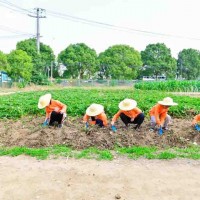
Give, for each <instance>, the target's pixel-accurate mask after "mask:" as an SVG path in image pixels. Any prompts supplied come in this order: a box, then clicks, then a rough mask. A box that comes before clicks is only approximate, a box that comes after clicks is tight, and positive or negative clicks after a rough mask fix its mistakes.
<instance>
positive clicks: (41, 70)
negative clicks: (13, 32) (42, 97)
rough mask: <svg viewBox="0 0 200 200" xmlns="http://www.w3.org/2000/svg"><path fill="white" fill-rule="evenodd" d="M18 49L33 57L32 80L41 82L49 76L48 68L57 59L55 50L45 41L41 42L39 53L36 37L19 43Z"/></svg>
mask: <svg viewBox="0 0 200 200" xmlns="http://www.w3.org/2000/svg"><path fill="white" fill-rule="evenodd" d="M17 50H23V51H25V52H26V53H27V54H28V55H29V56H31V58H32V62H33V71H32V81H33V82H34V83H37V84H41V83H42V82H43V79H46V78H47V70H48V68H50V66H51V64H52V62H53V63H54V61H55V55H54V53H53V50H52V49H51V48H50V47H49V46H48V45H45V44H43V43H40V53H39V54H38V53H37V46H36V39H34V38H31V39H27V40H23V41H20V42H18V43H17Z"/></svg>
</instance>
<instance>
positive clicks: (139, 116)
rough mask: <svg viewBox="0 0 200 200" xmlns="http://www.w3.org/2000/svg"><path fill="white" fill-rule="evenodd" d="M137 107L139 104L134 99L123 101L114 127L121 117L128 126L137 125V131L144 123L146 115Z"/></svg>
mask: <svg viewBox="0 0 200 200" xmlns="http://www.w3.org/2000/svg"><path fill="white" fill-rule="evenodd" d="M136 106H137V102H136V101H135V100H133V99H124V100H123V101H121V102H120V103H119V109H120V110H119V111H118V112H117V113H116V114H115V115H114V116H113V118H112V122H111V125H112V126H114V123H115V122H116V121H117V119H118V118H119V117H120V118H121V120H122V122H124V124H125V125H126V126H128V124H136V126H135V127H134V128H135V129H136V130H137V129H139V128H140V126H141V124H142V123H143V121H144V113H143V112H142V111H141V110H140V109H139V108H137V107H136Z"/></svg>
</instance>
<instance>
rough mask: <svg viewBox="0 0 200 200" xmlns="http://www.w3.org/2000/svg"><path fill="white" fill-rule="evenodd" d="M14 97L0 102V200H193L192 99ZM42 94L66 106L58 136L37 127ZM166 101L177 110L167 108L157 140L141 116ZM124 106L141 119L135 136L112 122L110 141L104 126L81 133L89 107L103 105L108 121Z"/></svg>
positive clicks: (92, 94)
mask: <svg viewBox="0 0 200 200" xmlns="http://www.w3.org/2000/svg"><path fill="white" fill-rule="evenodd" d="M15 92H16V93H13V94H9V95H2V96H0V110H1V112H0V118H1V120H0V156H1V157H0V180H1V181H0V188H1V191H0V199H4V200H11V199H20V200H26V199H31V200H32V199H42V200H43V199H48V200H51V199H52V200H53V199H59V200H66V199H67V200H74V199H76V200H86V199H87V200H97V199H98V200H101V199H102V200H107V199H110V200H112V199H114V200H115V199H123V200H132V199H136V200H145V199H148V200H151V199H152V200H156V199H175V200H176V199H177V200H178V199H183V200H184V199H185V200H186V199H191V200H197V199H198V197H199V196H200V190H199V185H200V181H199V180H200V168H199V166H200V148H199V145H200V133H199V132H197V131H195V130H194V129H193V128H192V127H191V120H192V118H193V117H194V115H195V114H197V113H200V105H199V102H198V97H192V96H179V95H178V94H177V95H176V94H171V93H165V92H159V91H153V92H152V91H143V90H138V89H127V88H126V89H124V88H120V89H119V88H118V89H115V88H112V89H109V88H108V89H106V88H104V89H101V88H98V89H91V88H68V89H64V90H61V89H60V88H59V90H56V89H54V90H50V89H46V88H45V90H40V91H31V92H17V91H15ZM48 92H49V93H51V94H52V96H53V98H54V99H58V100H60V101H62V102H63V103H65V104H67V106H68V109H67V110H68V112H67V113H68V118H67V120H66V122H65V124H64V126H63V128H62V129H58V128H56V127H46V128H43V127H42V126H41V124H42V123H43V120H44V116H45V114H44V110H39V109H38V108H37V103H38V99H39V97H40V96H41V95H43V94H45V93H48ZM166 96H170V97H172V98H173V99H174V101H175V102H177V103H178V104H179V105H178V106H176V107H172V108H170V111H169V114H170V115H171V116H172V118H173V123H172V124H171V125H170V130H167V131H165V132H164V134H163V135H162V136H159V135H158V134H157V132H149V116H148V111H149V109H150V108H151V107H152V106H153V105H154V104H156V103H157V101H158V100H162V99H163V98H164V97H166ZM124 98H133V99H135V100H136V101H137V102H138V107H139V108H141V109H142V110H143V111H144V112H145V115H146V118H145V122H144V124H143V125H142V127H141V130H140V131H139V132H138V131H135V130H134V129H133V127H132V126H129V127H128V129H126V128H125V127H124V125H123V124H122V123H121V121H120V120H118V121H117V123H116V127H117V132H116V133H113V132H112V131H111V128H110V126H108V127H106V128H98V127H95V126H90V128H89V131H88V132H86V131H85V129H84V124H83V122H82V116H83V114H84V112H85V109H86V108H87V107H88V106H89V105H90V104H91V103H93V102H95V103H100V104H102V105H104V107H105V112H106V114H107V116H108V118H109V121H110V120H111V118H112V116H113V115H114V114H115V113H116V112H117V111H118V103H119V102H120V101H121V100H123V99H124ZM56 145H58V146H56ZM68 147H69V148H68ZM76 151H77V152H76ZM52 152H53V153H52ZM74 152H75V153H76V154H74ZM91 152H93V153H94V154H95V155H91V154H92V153H91ZM3 155H4V156H3ZM5 155H9V156H12V157H7V156H5ZM24 155H31V156H34V157H36V158H38V159H45V160H36V159H35V158H31V157H28V156H24ZM14 156H16V157H14ZM60 156H61V157H60ZM74 158H89V159H74ZM91 158H92V159H91ZM130 158H131V159H130ZM177 158H179V159H177ZM95 159H98V160H101V161H97V160H95ZM103 159H104V160H112V161H102V160H103ZM150 159H151V160H150ZM158 159H160V160H158ZM166 159H171V160H166Z"/></svg>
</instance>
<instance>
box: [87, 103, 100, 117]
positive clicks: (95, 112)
mask: <svg viewBox="0 0 200 200" xmlns="http://www.w3.org/2000/svg"><path fill="white" fill-rule="evenodd" d="M103 111H104V107H103V106H102V105H98V106H96V110H95V111H94V112H91V110H90V107H88V108H87V109H86V114H87V115H88V116H91V117H93V116H97V115H99V114H101V113H102V112H103Z"/></svg>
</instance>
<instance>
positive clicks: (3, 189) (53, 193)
mask: <svg viewBox="0 0 200 200" xmlns="http://www.w3.org/2000/svg"><path fill="white" fill-rule="evenodd" d="M199 186H200V161H194V160H193V161H192V160H170V161H159V160H145V159H139V160H130V159H125V158H119V159H115V160H113V161H111V162H109V161H96V160H84V159H81V160H74V159H66V158H59V159H56V160H42V161H38V160H36V159H34V158H30V157H26V156H18V157H15V158H11V157H0V199H2V200H55V199H57V200H116V199H120V200H199V197H200V188H199Z"/></svg>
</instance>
